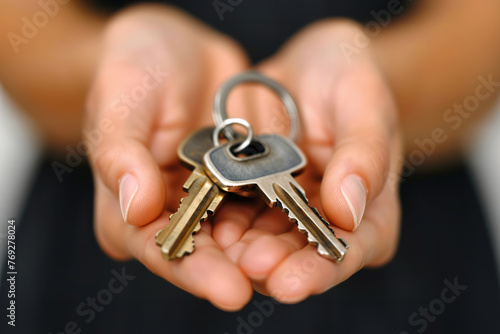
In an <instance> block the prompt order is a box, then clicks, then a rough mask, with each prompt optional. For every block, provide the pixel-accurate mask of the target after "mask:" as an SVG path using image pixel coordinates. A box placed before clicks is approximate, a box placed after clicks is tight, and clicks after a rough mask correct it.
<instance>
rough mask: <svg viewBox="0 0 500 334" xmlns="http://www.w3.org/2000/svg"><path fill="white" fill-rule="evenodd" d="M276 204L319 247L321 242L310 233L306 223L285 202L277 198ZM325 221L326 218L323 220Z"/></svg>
mask: <svg viewBox="0 0 500 334" xmlns="http://www.w3.org/2000/svg"><path fill="white" fill-rule="evenodd" d="M306 201H307V200H306ZM276 206H277V207H279V208H280V209H281V211H283V212H284V213H285V214H286V215H287V216H288V220H289V221H290V222H292V223H295V225H297V229H298V230H299V232H300V233H302V234H304V235H305V236H306V237H307V241H308V242H309V243H310V244H312V245H313V246H316V247H318V244H319V243H318V240H316V238H314V237H313V236H312V235H311V234H310V233H308V232H307V229H306V228H305V227H304V225H302V223H300V221H299V220H298V219H297V217H296V216H295V215H294V214H293V213H292V211H290V210H289V209H288V208H287V207H286V206H285V205H283V203H282V202H281V201H280V200H279V199H278V198H277V199H276ZM316 212H317V210H316ZM323 222H324V220H323ZM329 228H330V227H329ZM330 230H331V228H330ZM332 232H333V230H332Z"/></svg>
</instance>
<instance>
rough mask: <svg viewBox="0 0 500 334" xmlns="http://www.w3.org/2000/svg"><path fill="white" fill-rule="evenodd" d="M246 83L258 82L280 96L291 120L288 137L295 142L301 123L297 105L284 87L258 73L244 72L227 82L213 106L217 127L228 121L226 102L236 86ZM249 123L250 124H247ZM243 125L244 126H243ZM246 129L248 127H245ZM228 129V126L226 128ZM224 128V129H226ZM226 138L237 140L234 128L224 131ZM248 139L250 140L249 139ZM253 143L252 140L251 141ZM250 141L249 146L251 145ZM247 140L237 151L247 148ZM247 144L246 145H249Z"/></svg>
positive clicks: (219, 91)
mask: <svg viewBox="0 0 500 334" xmlns="http://www.w3.org/2000/svg"><path fill="white" fill-rule="evenodd" d="M244 82H257V83H261V84H263V85H265V86H267V87H269V88H271V89H272V90H273V91H274V92H275V93H276V94H278V95H279V97H280V98H281V101H283V104H284V105H285V108H286V110H287V113H288V117H289V119H290V132H289V133H288V137H289V138H290V139H291V140H293V141H295V140H296V139H297V136H298V134H299V130H300V123H299V112H298V110H297V105H296V104H295V102H294V100H293V98H292V96H291V95H290V94H289V93H288V92H287V91H286V89H285V88H283V86H281V85H280V84H279V83H277V82H276V81H274V80H272V79H270V78H268V77H265V76H263V75H262V74H260V73H259V72H257V71H247V72H243V73H241V74H239V75H236V76H234V77H232V78H230V79H229V80H228V81H226V82H225V83H224V84H223V85H222V86H221V87H220V88H219V90H218V91H217V93H216V94H215V98H214V105H213V119H214V123H215V125H216V126H217V127H219V126H220V125H222V123H223V122H224V121H225V120H226V119H227V111H226V102H227V97H228V95H229V93H230V92H231V89H233V88H234V87H235V86H237V85H239V84H241V83H244ZM247 123H248V122H247ZM238 124H240V123H238ZM241 125H243V124H241ZM244 126H245V127H246V125H244ZM225 127H227V125H226V126H225ZM225 127H224V128H225ZM224 136H225V137H226V138H227V139H229V140H234V139H235V138H236V132H235V131H234V130H233V129H232V128H225V129H224ZM247 139H248V138H247ZM250 141H251V140H250ZM250 141H249V142H248V144H250ZM245 143H246V140H245V141H244V142H243V143H242V144H241V145H240V146H238V148H237V149H236V151H237V152H238V151H241V150H243V149H245V148H246V146H245V145H243V144H245ZM248 144H246V145H248Z"/></svg>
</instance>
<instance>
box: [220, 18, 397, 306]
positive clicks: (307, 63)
mask: <svg viewBox="0 0 500 334" xmlns="http://www.w3.org/2000/svg"><path fill="white" fill-rule="evenodd" d="M360 36H361V37H363V32H362V30H361V29H360V28H359V27H358V26H357V25H356V24H354V23H351V22H349V21H336V20H329V21H322V22H319V23H316V24H314V25H312V26H310V27H307V28H305V29H304V30H303V31H302V32H300V33H299V34H298V35H297V36H295V37H294V38H293V39H292V40H291V41H289V42H288V43H287V44H286V45H285V46H284V47H283V48H282V49H281V50H280V52H279V53H278V54H276V55H275V56H273V57H272V58H271V59H269V60H267V61H265V62H264V63H262V64H261V65H259V66H258V67H257V69H258V70H259V71H260V72H262V73H263V74H265V75H267V76H269V77H271V78H274V79H275V80H277V81H278V82H280V83H282V84H283V85H284V86H285V87H286V88H287V89H288V90H289V91H290V92H291V93H292V95H293V96H294V97H295V100H296V102H297V104H298V107H299V110H300V114H301V115H300V116H301V125H302V135H301V138H300V140H299V144H300V146H301V148H302V149H303V151H304V152H305V153H306V155H307V157H308V159H309V165H308V167H307V170H306V172H305V173H304V175H302V176H300V177H299V178H298V182H299V183H300V184H301V185H302V187H303V188H304V189H305V191H306V195H307V197H308V198H309V200H310V203H311V204H312V205H313V206H316V207H318V208H319V209H320V210H321V211H322V212H323V213H324V216H325V217H326V218H327V220H329V221H330V222H331V224H332V225H333V228H334V230H335V232H336V235H337V236H338V237H342V238H344V240H346V241H347V242H348V243H349V244H350V247H349V249H348V251H347V255H346V256H345V259H344V261H343V262H341V263H334V262H333V261H330V260H327V259H325V258H322V257H321V256H319V255H318V254H317V252H316V249H315V248H314V247H313V246H312V245H308V244H307V241H306V238H305V236H304V235H302V234H301V233H299V232H298V230H297V228H296V226H295V225H294V224H293V223H290V222H289V221H288V219H287V218H286V216H285V214H284V213H282V212H281V211H280V210H279V209H277V208H275V209H267V210H262V211H260V212H259V213H258V214H257V215H249V214H247V211H244V210H243V208H244V204H243V203H240V204H235V205H233V207H223V208H222V209H221V211H220V212H219V213H218V215H217V216H216V217H215V220H214V227H213V231H212V236H213V238H214V239H215V241H217V243H218V244H219V245H220V246H221V247H222V248H223V249H224V251H225V253H226V254H227V256H228V257H229V258H231V259H232V260H233V261H234V262H235V263H237V264H238V266H239V267H240V268H241V269H242V270H243V271H244V272H245V273H246V275H248V277H249V278H250V279H251V280H252V282H253V285H254V288H256V289H257V290H258V291H259V292H261V293H263V294H267V295H270V296H272V297H274V298H276V299H277V300H279V301H281V302H285V303H295V302H299V301H301V300H303V299H305V298H307V297H308V296H310V295H314V294H318V293H321V292H324V291H325V290H327V289H329V288H331V287H333V286H335V285H336V284H338V283H340V282H342V281H343V280H345V279H347V278H348V277H350V276H351V275H353V274H354V273H356V272H357V271H358V270H359V269H361V268H363V267H364V266H380V265H383V264H384V263H386V262H387V261H388V260H390V259H391V257H392V256H393V254H394V252H395V249H396V245H397V240H398V235H399V224H400V208H399V199H398V191H397V189H398V187H397V181H398V175H399V171H400V154H401V152H400V151H401V141H400V138H399V134H398V127H397V113H396V107H395V104H394V101H393V99H392V96H391V93H390V91H389V88H388V87H387V85H386V84H385V82H384V78H383V73H381V70H380V69H379V68H378V66H377V64H376V62H375V61H374V58H373V57H372V55H371V52H370V48H369V47H367V48H365V49H364V50H362V51H361V52H360V53H359V54H356V55H354V56H352V57H350V58H346V57H345V55H344V53H343V52H342V49H341V45H346V44H352V41H353V39H354V38H360ZM251 101H252V102H253V108H254V109H253V110H255V114H256V115H258V117H257V119H256V120H255V121H254V122H256V124H255V127H256V128H257V132H259V129H260V131H270V132H281V133H283V134H286V129H287V126H286V124H287V120H286V117H284V115H285V114H284V112H283V110H282V109H283V108H282V107H281V105H280V103H279V101H277V100H276V99H272V96H271V95H270V94H267V93H265V92H263V91H262V90H261V91H255V92H254V97H253V98H252V99H251ZM229 114H230V115H231V111H229ZM238 207H239V209H238ZM238 211H240V214H239V218H238V219H236V220H235V219H234V215H235V214H237V212H238Z"/></svg>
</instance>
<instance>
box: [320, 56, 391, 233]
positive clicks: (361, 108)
mask: <svg viewBox="0 0 500 334" xmlns="http://www.w3.org/2000/svg"><path fill="white" fill-rule="evenodd" d="M352 72H353V73H350V74H349V75H346V76H344V77H341V78H339V86H338V87H337V88H336V89H335V92H334V93H333V96H332V98H331V100H330V103H329V104H328V108H330V110H329V112H328V114H329V115H331V116H330V119H331V122H332V124H333V126H332V128H333V131H334V136H335V143H334V151H333V154H332V156H331V158H330V160H329V163H328V165H327V167H326V170H325V175H324V179H323V182H322V187H321V197H322V207H323V209H324V211H325V214H326V216H327V217H328V218H329V219H330V221H332V222H333V223H334V224H335V225H337V226H339V227H341V228H344V229H347V230H354V229H356V228H357V227H358V226H359V224H360V222H361V219H362V217H363V214H364V211H365V208H366V206H367V204H368V203H370V201H372V200H373V199H375V198H376V197H377V196H378V195H379V193H380V191H381V190H382V189H383V187H384V184H385V183H386V179H387V176H388V173H389V166H390V161H391V159H393V158H395V155H394V154H393V153H394V152H393V151H392V150H391V145H392V143H393V141H394V124H395V106H394V103H393V101H392V98H391V96H390V94H389V90H388V88H387V87H386V86H385V84H384V83H383V82H382V81H381V79H380V76H379V74H378V73H376V71H375V70H373V69H372V67H371V66H365V67H363V66H360V68H358V69H356V70H353V71H352Z"/></svg>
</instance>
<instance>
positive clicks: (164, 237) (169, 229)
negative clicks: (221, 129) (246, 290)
mask: <svg viewBox="0 0 500 334" xmlns="http://www.w3.org/2000/svg"><path fill="white" fill-rule="evenodd" d="M213 131H214V128H203V129H201V130H198V131H196V132H194V133H192V134H191V135H190V136H189V137H188V138H187V139H185V140H184V141H183V142H182V143H181V145H180V146H179V149H178V150H177V154H178V156H179V159H180V160H181V163H182V164H183V165H184V166H186V167H187V168H189V169H191V170H192V173H191V175H190V176H189V178H188V179H187V181H186V182H185V183H184V186H183V189H184V191H186V192H187V193H188V195H187V196H186V197H184V198H183V199H181V204H180V206H179V209H178V210H177V212H175V213H174V214H172V215H171V216H170V219H169V220H170V223H169V224H168V225H167V226H166V227H165V228H163V229H162V230H160V231H158V233H156V244H157V245H158V246H160V247H161V252H162V255H163V257H164V258H165V259H166V260H175V259H179V258H182V257H183V256H184V255H187V254H190V253H192V252H193V250H194V238H193V235H194V234H195V233H196V232H198V231H199V230H200V228H201V222H203V221H205V220H206V219H207V217H208V215H209V214H214V212H215V211H216V210H217V208H218V207H219V205H220V204H221V202H222V201H223V199H224V197H225V195H226V192H225V191H223V190H221V189H220V188H219V187H218V186H217V185H216V184H214V183H213V182H212V180H211V179H210V178H209V177H207V175H206V174H205V167H204V166H203V155H204V154H205V152H206V151H208V150H209V149H210V148H212V147H213V142H212V133H213Z"/></svg>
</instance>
